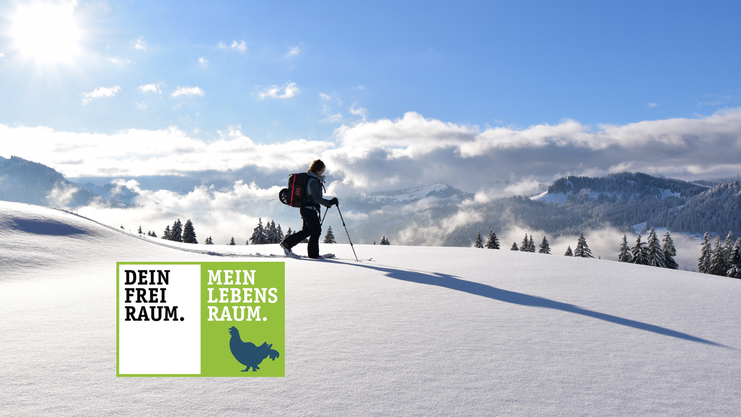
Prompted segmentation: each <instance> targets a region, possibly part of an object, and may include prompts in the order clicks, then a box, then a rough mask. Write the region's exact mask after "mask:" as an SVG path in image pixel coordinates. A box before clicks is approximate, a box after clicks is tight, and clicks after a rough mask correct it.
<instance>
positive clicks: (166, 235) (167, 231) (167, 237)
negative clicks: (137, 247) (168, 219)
mask: <svg viewBox="0 0 741 417" xmlns="http://www.w3.org/2000/svg"><path fill="white" fill-rule="evenodd" d="M171 235H172V230H170V225H169V224H168V225H167V226H165V232H164V233H162V239H165V240H172V239H170V236H171Z"/></svg>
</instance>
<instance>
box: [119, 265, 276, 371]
mask: <svg viewBox="0 0 741 417" xmlns="http://www.w3.org/2000/svg"><path fill="white" fill-rule="evenodd" d="M116 282H117V287H116V306H117V320H116V328H117V341H116V342H117V346H116V347H117V350H116V352H117V356H116V360H117V375H118V376H207V377H282V376H285V264H284V263H283V262H170V263H166V262H119V263H117V279H116Z"/></svg>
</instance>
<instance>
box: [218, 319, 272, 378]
mask: <svg viewBox="0 0 741 417" xmlns="http://www.w3.org/2000/svg"><path fill="white" fill-rule="evenodd" d="M229 334H231V335H232V337H231V339H229V349H231V351H232V355H234V359H236V360H237V361H238V362H239V363H241V364H242V365H244V366H246V368H245V369H244V370H242V372H247V371H249V370H250V368H252V370H253V371H257V370H259V369H260V367H259V366H257V365H259V364H260V363H261V362H262V361H263V359H265V358H267V357H268V356H270V359H272V360H275V358H278V357H280V352H278V351H277V350H275V349H272V347H273V345H268V342H265V343H263V344H262V345H260V346H259V347H258V346H255V345H254V344H253V343H250V342H243V341H242V339H241V338H240V337H239V330H237V328H236V327H234V326H232V327H230V328H229Z"/></svg>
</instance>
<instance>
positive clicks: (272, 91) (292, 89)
mask: <svg viewBox="0 0 741 417" xmlns="http://www.w3.org/2000/svg"><path fill="white" fill-rule="evenodd" d="M300 92H301V91H300V90H299V89H298V87H297V86H296V83H293V82H289V83H287V84H286V85H285V86H283V88H281V87H278V86H277V85H273V86H270V87H267V88H265V89H263V90H262V91H260V92H259V93H257V96H258V100H263V99H266V98H278V99H286V98H291V97H294V96H295V95H296V94H298V93H300Z"/></svg>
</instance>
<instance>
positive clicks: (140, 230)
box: [139, 225, 144, 235]
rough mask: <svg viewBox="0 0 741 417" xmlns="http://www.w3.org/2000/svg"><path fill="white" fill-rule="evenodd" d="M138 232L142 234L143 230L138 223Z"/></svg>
mask: <svg viewBox="0 0 741 417" xmlns="http://www.w3.org/2000/svg"><path fill="white" fill-rule="evenodd" d="M139 234H140V235H142V234H144V232H143V231H142V227H141V225H139Z"/></svg>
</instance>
